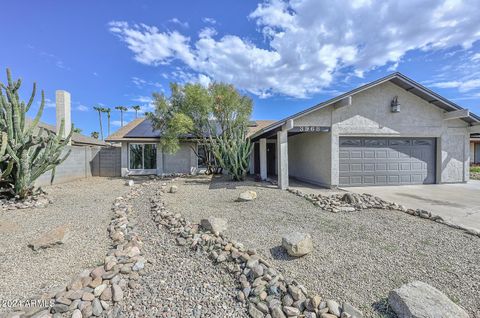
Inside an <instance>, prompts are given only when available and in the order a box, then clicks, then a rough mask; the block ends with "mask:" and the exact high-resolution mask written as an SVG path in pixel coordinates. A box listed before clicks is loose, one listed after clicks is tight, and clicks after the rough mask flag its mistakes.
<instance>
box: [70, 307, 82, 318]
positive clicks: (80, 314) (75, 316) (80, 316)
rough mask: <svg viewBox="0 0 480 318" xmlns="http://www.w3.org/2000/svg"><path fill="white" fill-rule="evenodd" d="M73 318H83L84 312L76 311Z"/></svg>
mask: <svg viewBox="0 0 480 318" xmlns="http://www.w3.org/2000/svg"><path fill="white" fill-rule="evenodd" d="M72 318H82V312H81V311H80V309H75V310H74V311H73V313H72Z"/></svg>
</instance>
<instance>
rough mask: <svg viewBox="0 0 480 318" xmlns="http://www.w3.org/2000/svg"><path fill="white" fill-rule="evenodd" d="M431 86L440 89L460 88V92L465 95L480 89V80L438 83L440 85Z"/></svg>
mask: <svg viewBox="0 0 480 318" xmlns="http://www.w3.org/2000/svg"><path fill="white" fill-rule="evenodd" d="M431 86H432V87H438V88H458V90H459V91H460V92H462V93H465V92H469V91H472V90H475V89H480V79H471V80H465V81H449V82H438V83H433V84H431Z"/></svg>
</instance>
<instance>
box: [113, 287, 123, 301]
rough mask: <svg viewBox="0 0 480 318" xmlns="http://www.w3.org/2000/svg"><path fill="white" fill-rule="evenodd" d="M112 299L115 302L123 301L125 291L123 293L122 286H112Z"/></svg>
mask: <svg viewBox="0 0 480 318" xmlns="http://www.w3.org/2000/svg"><path fill="white" fill-rule="evenodd" d="M112 298H113V301H116V302H118V301H121V300H122V299H123V291H122V288H120V286H118V285H117V284H114V285H112Z"/></svg>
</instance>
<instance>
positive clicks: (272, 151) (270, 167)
mask: <svg viewBox="0 0 480 318" xmlns="http://www.w3.org/2000/svg"><path fill="white" fill-rule="evenodd" d="M275 146H276V145H275V144H274V143H267V174H268V175H269V176H274V175H276V174H277V173H276V170H277V169H276V164H277V162H276V160H275V158H276V157H277V152H276V147H275Z"/></svg>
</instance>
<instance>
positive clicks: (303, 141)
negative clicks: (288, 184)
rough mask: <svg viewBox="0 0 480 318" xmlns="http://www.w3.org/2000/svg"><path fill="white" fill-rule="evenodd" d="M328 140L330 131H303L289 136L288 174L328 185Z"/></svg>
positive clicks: (329, 158) (329, 153) (329, 179)
mask: <svg viewBox="0 0 480 318" xmlns="http://www.w3.org/2000/svg"><path fill="white" fill-rule="evenodd" d="M330 142H331V136H330V133H304V134H298V135H295V136H292V137H289V138H288V168H289V175H290V176H291V177H295V178H297V179H299V180H302V181H306V182H310V183H315V184H319V185H322V186H329V185H330V184H331V170H330V167H331V162H330V161H331V152H330V147H331V146H330Z"/></svg>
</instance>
